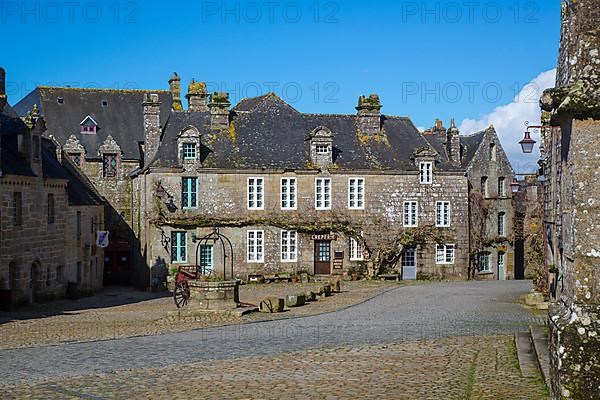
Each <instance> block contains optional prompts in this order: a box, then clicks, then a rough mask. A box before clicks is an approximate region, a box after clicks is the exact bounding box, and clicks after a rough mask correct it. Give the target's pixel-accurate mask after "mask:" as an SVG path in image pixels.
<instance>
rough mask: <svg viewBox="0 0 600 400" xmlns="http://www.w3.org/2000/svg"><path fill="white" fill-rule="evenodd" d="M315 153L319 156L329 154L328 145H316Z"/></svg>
mask: <svg viewBox="0 0 600 400" xmlns="http://www.w3.org/2000/svg"><path fill="white" fill-rule="evenodd" d="M315 152H316V153H317V154H319V155H326V154H329V145H328V144H317V145H315Z"/></svg>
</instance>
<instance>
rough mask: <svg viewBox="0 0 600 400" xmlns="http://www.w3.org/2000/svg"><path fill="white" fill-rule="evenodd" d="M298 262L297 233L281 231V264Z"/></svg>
mask: <svg viewBox="0 0 600 400" xmlns="http://www.w3.org/2000/svg"><path fill="white" fill-rule="evenodd" d="M297 261H298V232H296V231H286V230H282V231H281V262H297Z"/></svg>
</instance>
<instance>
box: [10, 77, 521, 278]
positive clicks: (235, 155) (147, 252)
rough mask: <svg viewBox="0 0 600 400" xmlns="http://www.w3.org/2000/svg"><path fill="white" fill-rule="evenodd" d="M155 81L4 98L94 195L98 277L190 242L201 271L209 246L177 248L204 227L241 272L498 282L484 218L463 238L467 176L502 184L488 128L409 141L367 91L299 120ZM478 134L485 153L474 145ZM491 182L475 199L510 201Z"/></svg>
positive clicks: (124, 271)
mask: <svg viewBox="0 0 600 400" xmlns="http://www.w3.org/2000/svg"><path fill="white" fill-rule="evenodd" d="M169 86H170V90H169V91H149V92H148V94H147V95H146V96H144V93H143V92H141V91H126V90H98V89H93V90H92V89H72V88H49V87H39V88H37V89H36V90H34V91H33V92H32V93H30V94H29V95H28V96H27V97H25V98H24V99H23V100H22V101H21V102H19V104H17V105H16V109H17V111H19V112H20V113H21V114H23V113H25V112H26V110H28V109H30V108H31V107H32V105H33V104H38V103H39V104H40V111H39V112H40V114H41V115H43V116H44V118H45V120H46V121H47V122H46V123H47V127H48V129H47V133H46V134H47V135H48V134H51V135H53V136H54V137H55V138H56V140H57V141H58V142H59V143H60V145H61V146H62V147H63V148H64V151H65V152H67V153H68V154H69V156H70V157H71V159H72V160H73V161H74V162H75V164H77V165H78V166H79V168H80V170H81V171H83V172H84V174H85V175H86V176H87V177H88V178H89V179H90V181H92V182H93V184H94V185H95V186H96V188H97V189H98V191H99V192H100V193H101V194H102V195H104V196H105V197H106V198H107V199H109V201H110V206H109V207H108V208H107V211H106V214H107V217H106V223H105V228H106V229H109V230H110V231H111V239H112V240H111V247H109V248H107V249H106V253H105V254H106V257H105V258H106V260H107V267H106V271H107V274H106V278H110V277H111V274H110V272H111V271H114V274H112V275H116V274H119V275H121V276H122V277H124V279H123V278H121V280H122V281H123V280H124V281H130V282H134V283H135V284H137V285H138V286H141V287H148V286H151V285H153V284H156V281H157V280H158V279H159V278H160V277H161V276H162V275H164V273H165V271H166V269H167V268H169V267H171V268H173V267H176V266H178V265H181V264H195V263H196V261H197V260H196V254H195V253H196V250H198V253H199V258H201V257H200V256H201V255H202V256H204V257H205V258H206V260H208V259H211V260H213V261H211V262H212V263H213V264H214V260H220V254H219V253H218V249H212V250H211V249H208V248H203V249H199V248H198V249H197V248H196V247H197V246H196V245H197V243H194V242H193V238H196V239H197V238H199V237H201V236H203V234H205V233H206V232H208V231H210V229H211V228H212V227H213V226H218V227H220V228H221V231H222V232H223V233H225V234H226V235H227V236H230V237H232V238H233V239H234V243H235V248H236V255H235V257H236V258H235V264H236V266H238V267H237V271H236V274H237V275H239V276H240V277H244V278H245V277H247V276H248V275H252V274H255V273H261V274H266V273H279V272H298V271H307V272H310V273H323V274H341V273H348V274H350V273H354V272H357V273H359V272H360V273H363V274H369V275H372V274H376V273H381V272H392V273H399V274H402V275H403V276H404V277H405V278H407V279H410V278H413V279H414V278H416V276H417V274H419V275H420V276H422V277H427V276H432V277H438V278H447V279H468V278H469V277H473V276H478V277H479V278H494V279H498V278H504V277H505V278H507V279H511V278H512V277H513V273H512V270H511V268H512V253H511V248H510V244H509V243H506V244H504V242H494V241H492V240H491V239H493V238H497V237H499V236H497V235H493V234H492V231H494V230H497V229H498V228H497V226H496V225H495V224H497V221H498V219H496V218H497V216H494V215H492V213H490V214H489V218H487V219H486V224H485V229H486V232H487V231H490V232H489V235H487V236H486V238H487V239H486V240H487V241H485V243H486V246H487V247H481V248H480V247H473V245H472V243H471V242H472V238H471V237H470V233H471V232H472V228H471V226H470V223H469V222H468V221H469V220H470V217H471V214H472V213H471V212H470V208H469V207H470V204H469V202H470V199H471V198H472V197H473V195H472V193H473V192H477V191H478V190H479V189H480V183H479V180H480V179H481V177H482V176H484V175H485V174H487V175H489V179H490V182H492V181H493V180H494V181H495V180H497V179H499V178H500V177H503V176H506V181H505V183H506V184H507V186H506V188H508V182H510V177H511V176H512V175H511V174H512V172H511V171H510V167H508V169H506V166H507V165H508V163H507V161H506V157H505V155H504V152H503V151H502V148H501V146H500V144H499V142H498V138H497V136H496V134H495V132H494V131H493V129H488V130H487V131H486V132H482V133H479V134H476V135H471V136H460V135H459V132H458V129H456V127H455V126H454V124H452V126H451V128H450V129H445V128H443V127H442V126H441V124H440V125H439V126H436V128H437V130H435V129H434V130H432V132H426V134H421V133H419V132H418V130H416V128H415V127H414V125H413V124H412V122H411V121H410V120H408V119H407V118H401V117H393V116H385V115H383V114H381V111H380V110H381V103H380V101H379V98H378V97H377V96H375V95H372V96H369V97H361V98H360V100H359V104H358V106H357V108H356V109H357V112H356V114H352V115H317V114H304V113H300V112H298V111H297V110H295V109H294V108H292V107H291V106H290V105H288V104H286V103H285V102H283V101H282V100H281V99H280V98H278V97H277V96H275V95H274V94H268V95H266V96H260V97H257V98H252V99H244V100H243V101H241V102H240V103H239V104H238V105H236V106H235V107H233V108H231V104H230V103H229V99H228V96H227V94H226V93H214V94H212V95H209V93H208V92H207V90H206V86H205V85H204V83H202V82H194V81H192V83H191V84H190V85H189V87H188V93H187V95H186V98H187V100H188V108H187V109H186V110H184V109H183V105H182V102H181V89H180V87H181V81H180V78H179V77H178V76H177V74H175V75H174V76H173V77H172V78H171V79H170V80H169ZM433 131H435V132H433ZM492 142H494V143H497V146H498V147H497V152H492V151H490V150H489V149H487V148H486V149H487V150H483V148H484V147H485V146H490V145H491V143H492ZM493 155H494V156H495V157H497V158H495V159H493V160H492V156H493ZM488 161H489V162H488ZM486 168H487V170H486ZM494 168H496V170H494ZM487 175H486V176H487ZM473 180H478V183H477V184H474V183H473ZM421 181H422V182H421ZM492 185H493V184H492V183H490V187H492ZM494 187H496V186H494ZM493 190H494V189H490V193H489V195H488V197H489V198H488V199H484V200H486V201H487V202H489V203H493V205H495V204H505V203H506V200H507V198H508V204H510V197H507V198H505V197H503V196H498V195H497V193H496V194H494V193H495V192H493ZM509 192H510V191H509V190H507V189H506V194H508V193H509ZM250 195H252V196H253V197H252V198H250ZM317 196H318V197H319V200H318V201H317V198H316V197H317ZM508 196H510V195H508ZM479 205H480V204H479V203H478V204H477V206H479ZM494 212H495V213H496V214H497V213H499V212H505V214H504V215H505V226H504V229H505V237H506V239H508V238H510V235H511V229H512V228H511V226H512V224H511V221H512V217H511V216H512V211H511V208H510V207H509V206H507V207H506V211H504V208H503V206H502V207H501V206H500V205H498V206H497V207H496V208H494ZM290 235H291V236H290ZM478 237H479V236H478ZM503 238H504V237H503ZM257 243H258V244H257ZM502 246H505V247H502ZM282 248H285V252H284V251H283V250H282ZM503 251H504V253H505V254H506V259H505V264H503V263H501V262H500V263H499V262H498V258H497V257H498V254H501V252H503ZM173 252H179V254H178V255H174V254H173ZM499 252H500V253H499ZM284 253H285V254H284ZM184 254H185V256H184ZM315 254H317V255H318V257H316V256H315ZM480 254H481V256H480ZM484 254H485V257H487V258H488V259H487V263H486V264H485V268H483V267H482V268H480V269H481V271H477V265H478V264H477V262H478V261H479V260H484V261H485V259H484V258H483V257H484ZM315 258H322V260H320V261H319V260H315ZM123 260H125V262H123ZM498 264H500V266H503V265H505V271H504V273H501V274H500V275H499V274H498V269H497V267H498ZM150 271H156V272H155V273H154V272H150Z"/></svg>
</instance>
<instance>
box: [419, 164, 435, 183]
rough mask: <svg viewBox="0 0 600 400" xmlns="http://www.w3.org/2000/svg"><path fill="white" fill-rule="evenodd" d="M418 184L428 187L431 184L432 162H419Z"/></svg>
mask: <svg viewBox="0 0 600 400" xmlns="http://www.w3.org/2000/svg"><path fill="white" fill-rule="evenodd" d="M419 182H420V183H421V184H423V185H428V184H431V183H432V182H433V162H432V161H421V162H420V163H419Z"/></svg>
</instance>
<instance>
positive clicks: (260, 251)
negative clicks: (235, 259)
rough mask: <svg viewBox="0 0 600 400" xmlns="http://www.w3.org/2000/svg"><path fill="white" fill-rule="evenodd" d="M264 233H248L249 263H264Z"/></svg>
mask: <svg viewBox="0 0 600 400" xmlns="http://www.w3.org/2000/svg"><path fill="white" fill-rule="evenodd" d="M264 235H265V233H264V231H255V230H251V231H248V236H247V243H248V250H247V260H248V262H250V263H251V262H255V263H260V262H263V261H264V246H265V242H264Z"/></svg>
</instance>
